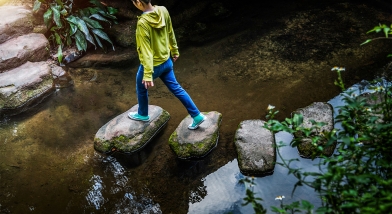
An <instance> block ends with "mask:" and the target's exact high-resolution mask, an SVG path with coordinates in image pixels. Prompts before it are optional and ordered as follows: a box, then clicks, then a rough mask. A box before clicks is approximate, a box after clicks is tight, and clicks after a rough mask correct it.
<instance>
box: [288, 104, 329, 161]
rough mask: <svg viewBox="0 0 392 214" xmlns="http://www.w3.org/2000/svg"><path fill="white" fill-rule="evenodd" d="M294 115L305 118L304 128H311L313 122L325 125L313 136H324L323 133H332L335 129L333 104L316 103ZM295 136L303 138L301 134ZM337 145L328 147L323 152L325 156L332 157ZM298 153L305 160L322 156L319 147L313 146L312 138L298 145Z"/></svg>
mask: <svg viewBox="0 0 392 214" xmlns="http://www.w3.org/2000/svg"><path fill="white" fill-rule="evenodd" d="M293 113H294V114H301V115H302V116H303V124H302V126H303V127H304V128H311V127H312V122H311V120H314V121H315V122H322V123H325V125H324V126H322V127H321V128H320V129H319V130H317V131H316V130H314V131H313V135H314V136H318V135H322V133H323V132H331V131H332V129H333V128H334V119H333V108H332V106H331V104H329V103H325V102H314V103H312V104H311V105H309V106H307V107H305V108H301V109H298V110H296V111H294V112H293ZM294 136H296V137H301V135H300V134H299V133H294ZM325 143H327V142H325V140H324V141H322V140H321V141H320V142H319V144H325ZM335 146H336V143H335V144H333V145H332V146H329V147H326V148H325V149H324V150H323V155H325V156H331V155H332V154H333V152H334V150H335ZM297 148H298V152H299V154H300V156H301V157H305V158H314V157H318V156H319V155H320V154H319V153H318V151H317V147H316V146H315V145H313V144H312V140H311V139H310V138H304V139H302V143H301V144H299V145H298V147H297Z"/></svg>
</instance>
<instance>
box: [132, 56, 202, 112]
mask: <svg viewBox="0 0 392 214" xmlns="http://www.w3.org/2000/svg"><path fill="white" fill-rule="evenodd" d="M143 75H144V67H143V65H142V64H140V66H139V70H138V72H137V75H136V93H137V100H138V103H139V109H138V114H139V115H141V116H147V115H148V90H147V89H146V88H145V87H144V84H143V83H142V80H143ZM152 77H153V79H156V78H158V77H159V78H161V80H162V81H163V83H165V85H166V87H167V88H168V89H169V90H170V91H171V93H173V94H174V95H175V96H176V97H177V98H178V99H179V100H180V101H181V103H182V104H183V105H184V107H185V108H186V110H187V111H188V113H189V114H190V115H191V117H196V116H197V115H199V114H200V111H199V109H197V107H196V105H195V103H194V102H193V101H192V99H191V97H190V96H189V95H188V93H187V92H186V91H185V90H184V89H183V88H182V87H181V85H180V84H179V83H178V82H177V80H176V77H175V76H174V70H173V61H172V60H171V58H169V59H168V60H167V61H166V62H164V63H162V64H160V65H157V66H154V73H153V75H152Z"/></svg>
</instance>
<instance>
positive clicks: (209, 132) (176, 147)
mask: <svg viewBox="0 0 392 214" xmlns="http://www.w3.org/2000/svg"><path fill="white" fill-rule="evenodd" d="M203 114H205V116H206V117H207V118H206V120H205V121H204V122H203V123H202V124H201V125H200V126H199V128H197V129H196V130H189V129H188V125H189V124H191V123H192V118H191V116H189V115H188V116H187V117H185V118H184V119H183V120H182V121H181V123H180V125H178V127H177V129H176V130H175V131H174V132H173V133H172V135H171V136H170V139H169V145H170V148H171V149H172V150H173V151H174V152H175V153H176V155H177V157H178V158H180V159H189V158H200V157H203V156H205V155H207V154H208V153H209V152H210V151H211V150H212V149H213V148H214V147H215V146H216V145H217V143H218V138H219V126H220V123H221V121H222V114H221V113H219V112H216V111H211V112H208V113H207V112H204V113H203Z"/></svg>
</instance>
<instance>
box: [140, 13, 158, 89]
mask: <svg viewBox="0 0 392 214" xmlns="http://www.w3.org/2000/svg"><path fill="white" fill-rule="evenodd" d="M137 25H138V26H137V33H136V40H137V42H136V43H137V44H138V47H137V52H138V54H139V60H140V62H141V64H142V65H143V67H144V76H143V80H144V81H152V73H153V72H154V56H153V50H152V48H151V41H150V35H149V31H148V28H146V26H144V24H143V22H140V21H139V22H138V24H137Z"/></svg>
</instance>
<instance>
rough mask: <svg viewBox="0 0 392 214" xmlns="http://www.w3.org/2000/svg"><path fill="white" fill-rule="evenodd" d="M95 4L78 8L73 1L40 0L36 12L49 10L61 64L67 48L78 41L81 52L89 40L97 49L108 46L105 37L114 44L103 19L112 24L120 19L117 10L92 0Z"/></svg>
mask: <svg viewBox="0 0 392 214" xmlns="http://www.w3.org/2000/svg"><path fill="white" fill-rule="evenodd" d="M89 2H90V3H91V4H92V5H93V7H87V8H83V9H80V8H74V1H73V0H65V1H63V0H36V1H35V3H34V8H33V11H38V10H39V9H40V8H41V7H43V9H44V10H45V13H44V15H43V17H44V22H45V24H46V26H47V28H48V29H50V33H51V34H50V36H49V39H50V40H51V41H53V42H54V43H55V44H56V45H58V49H57V57H58V61H59V62H60V63H61V62H62V59H63V54H62V50H63V48H64V47H68V46H71V45H72V44H76V47H77V49H78V51H86V50H87V47H88V43H87V41H88V42H89V43H91V44H92V45H94V46H95V48H97V46H99V47H100V48H104V47H105V46H104V45H103V43H102V42H101V39H103V40H105V41H107V42H108V43H110V44H111V45H112V48H113V50H114V46H113V43H112V41H111V40H110V38H109V37H108V35H107V34H106V33H105V32H104V31H103V29H104V28H103V26H102V25H101V23H102V22H104V23H107V24H109V25H111V24H112V23H115V24H116V23H117V22H116V19H117V18H116V17H115V14H116V13H117V9H115V8H113V7H106V6H105V5H103V4H102V3H101V2H99V1H97V0H90V1H89Z"/></svg>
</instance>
